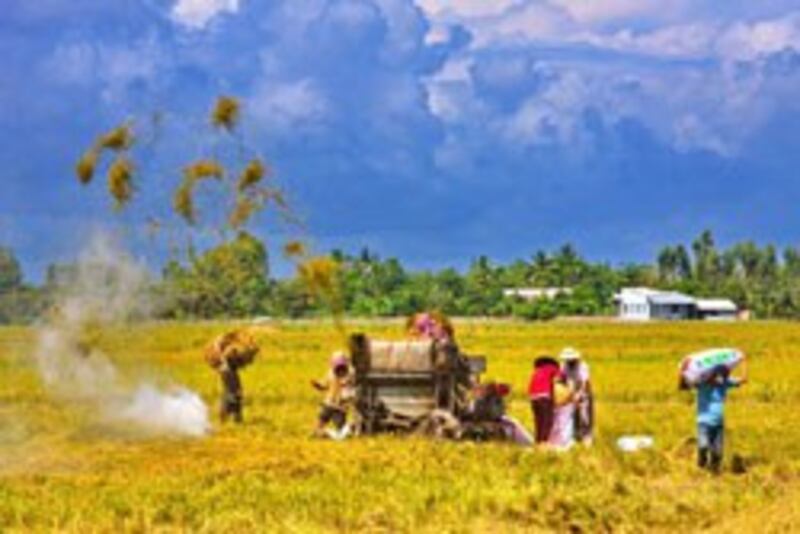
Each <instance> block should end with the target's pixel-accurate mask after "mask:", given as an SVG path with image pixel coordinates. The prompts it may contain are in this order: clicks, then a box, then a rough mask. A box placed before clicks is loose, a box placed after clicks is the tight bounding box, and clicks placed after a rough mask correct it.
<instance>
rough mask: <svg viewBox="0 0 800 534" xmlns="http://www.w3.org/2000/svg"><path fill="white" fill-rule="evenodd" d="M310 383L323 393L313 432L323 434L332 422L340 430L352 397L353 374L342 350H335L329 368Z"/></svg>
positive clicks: (343, 424) (344, 421)
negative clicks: (324, 374) (323, 396)
mask: <svg viewBox="0 0 800 534" xmlns="http://www.w3.org/2000/svg"><path fill="white" fill-rule="evenodd" d="M311 385H312V386H313V387H314V388H315V389H316V390H317V391H322V392H324V393H325V398H324V399H323V401H322V407H321V409H320V412H319V418H318V420H317V428H316V431H315V432H314V434H315V435H316V436H318V437H321V436H324V435H325V427H326V426H327V425H328V424H329V423H333V425H334V427H336V430H337V431H339V432H342V431H343V429H344V427H345V425H346V424H347V410H348V407H349V404H350V401H351V400H352V397H353V392H352V386H353V375H352V372H351V370H350V364H349V362H348V360H347V356H346V355H345V354H344V352H341V351H337V352H335V353H333V356H332V357H331V368H330V370H329V371H328V374H327V376H326V377H325V378H324V379H322V380H319V381H318V380H312V381H311Z"/></svg>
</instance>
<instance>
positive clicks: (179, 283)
mask: <svg viewBox="0 0 800 534" xmlns="http://www.w3.org/2000/svg"><path fill="white" fill-rule="evenodd" d="M267 274H268V268H267V252H266V249H265V248H264V245H263V244H262V243H261V241H259V240H258V239H256V238H254V237H253V236H251V235H250V234H248V233H246V232H241V233H239V234H238V235H237V237H236V238H234V239H232V240H230V241H228V242H225V243H223V244H222V245H219V246H217V247H215V248H212V249H210V250H208V251H206V252H205V253H203V254H202V255H200V256H192V257H191V258H190V260H189V266H188V267H184V266H182V265H180V264H178V263H176V262H172V263H170V264H169V265H168V266H167V268H166V270H165V273H164V275H165V280H166V282H167V288H168V290H169V293H170V295H171V297H172V301H173V310H174V311H175V312H176V314H177V315H191V316H198V317H219V316H224V315H232V316H237V317H241V316H245V315H250V314H255V313H260V312H262V311H263V310H264V307H265V303H264V301H265V298H266V296H267V294H268V290H269V286H268V283H267Z"/></svg>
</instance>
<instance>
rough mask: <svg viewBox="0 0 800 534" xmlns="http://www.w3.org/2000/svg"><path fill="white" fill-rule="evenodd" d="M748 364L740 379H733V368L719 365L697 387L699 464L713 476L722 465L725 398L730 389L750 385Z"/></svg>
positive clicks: (744, 363)
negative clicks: (731, 370)
mask: <svg viewBox="0 0 800 534" xmlns="http://www.w3.org/2000/svg"><path fill="white" fill-rule="evenodd" d="M746 363H747V362H746V361H744V360H743V361H742V374H741V377H739V378H734V377H731V376H730V369H728V367H726V366H724V365H719V366H717V367H715V368H714V369H713V370H712V371H711V372H710V373H709V375H708V377H707V378H705V379H704V380H703V381H701V382H700V383H699V384H698V385H697V464H698V465H699V466H700V467H701V468H703V469H708V470H709V471H711V472H712V473H718V472H719V470H720V468H721V466H722V452H723V442H724V435H725V424H724V417H723V415H724V409H725V398H726V396H727V394H728V390H729V389H730V388H733V387H739V386H741V385H742V384H744V383H745V382H747V367H746Z"/></svg>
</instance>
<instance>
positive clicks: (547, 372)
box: [528, 356, 561, 444]
mask: <svg viewBox="0 0 800 534" xmlns="http://www.w3.org/2000/svg"><path fill="white" fill-rule="evenodd" d="M559 374H561V369H560V368H559V366H558V362H557V361H556V360H555V359H554V358H552V357H550V356H540V357H538V358H536V360H534V362H533V373H531V379H530V382H529V384H528V396H529V397H530V399H531V410H532V411H533V419H534V422H535V426H536V443H538V444H542V443H546V442H547V440H548V439H549V438H550V431H551V430H552V428H553V410H554V404H553V383H554V381H555V379H556V378H557V377H558V376H559Z"/></svg>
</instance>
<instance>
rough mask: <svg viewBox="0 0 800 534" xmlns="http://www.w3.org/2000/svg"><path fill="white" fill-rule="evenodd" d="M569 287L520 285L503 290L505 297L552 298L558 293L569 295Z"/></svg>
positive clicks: (526, 298) (570, 290) (525, 298)
mask: <svg viewBox="0 0 800 534" xmlns="http://www.w3.org/2000/svg"><path fill="white" fill-rule="evenodd" d="M571 294H572V288H571V287H521V288H509V289H504V290H503V296H504V297H506V298H519V299H522V300H528V301H531V300H537V299H549V300H552V299H554V298H556V297H557V296H558V295H571Z"/></svg>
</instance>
